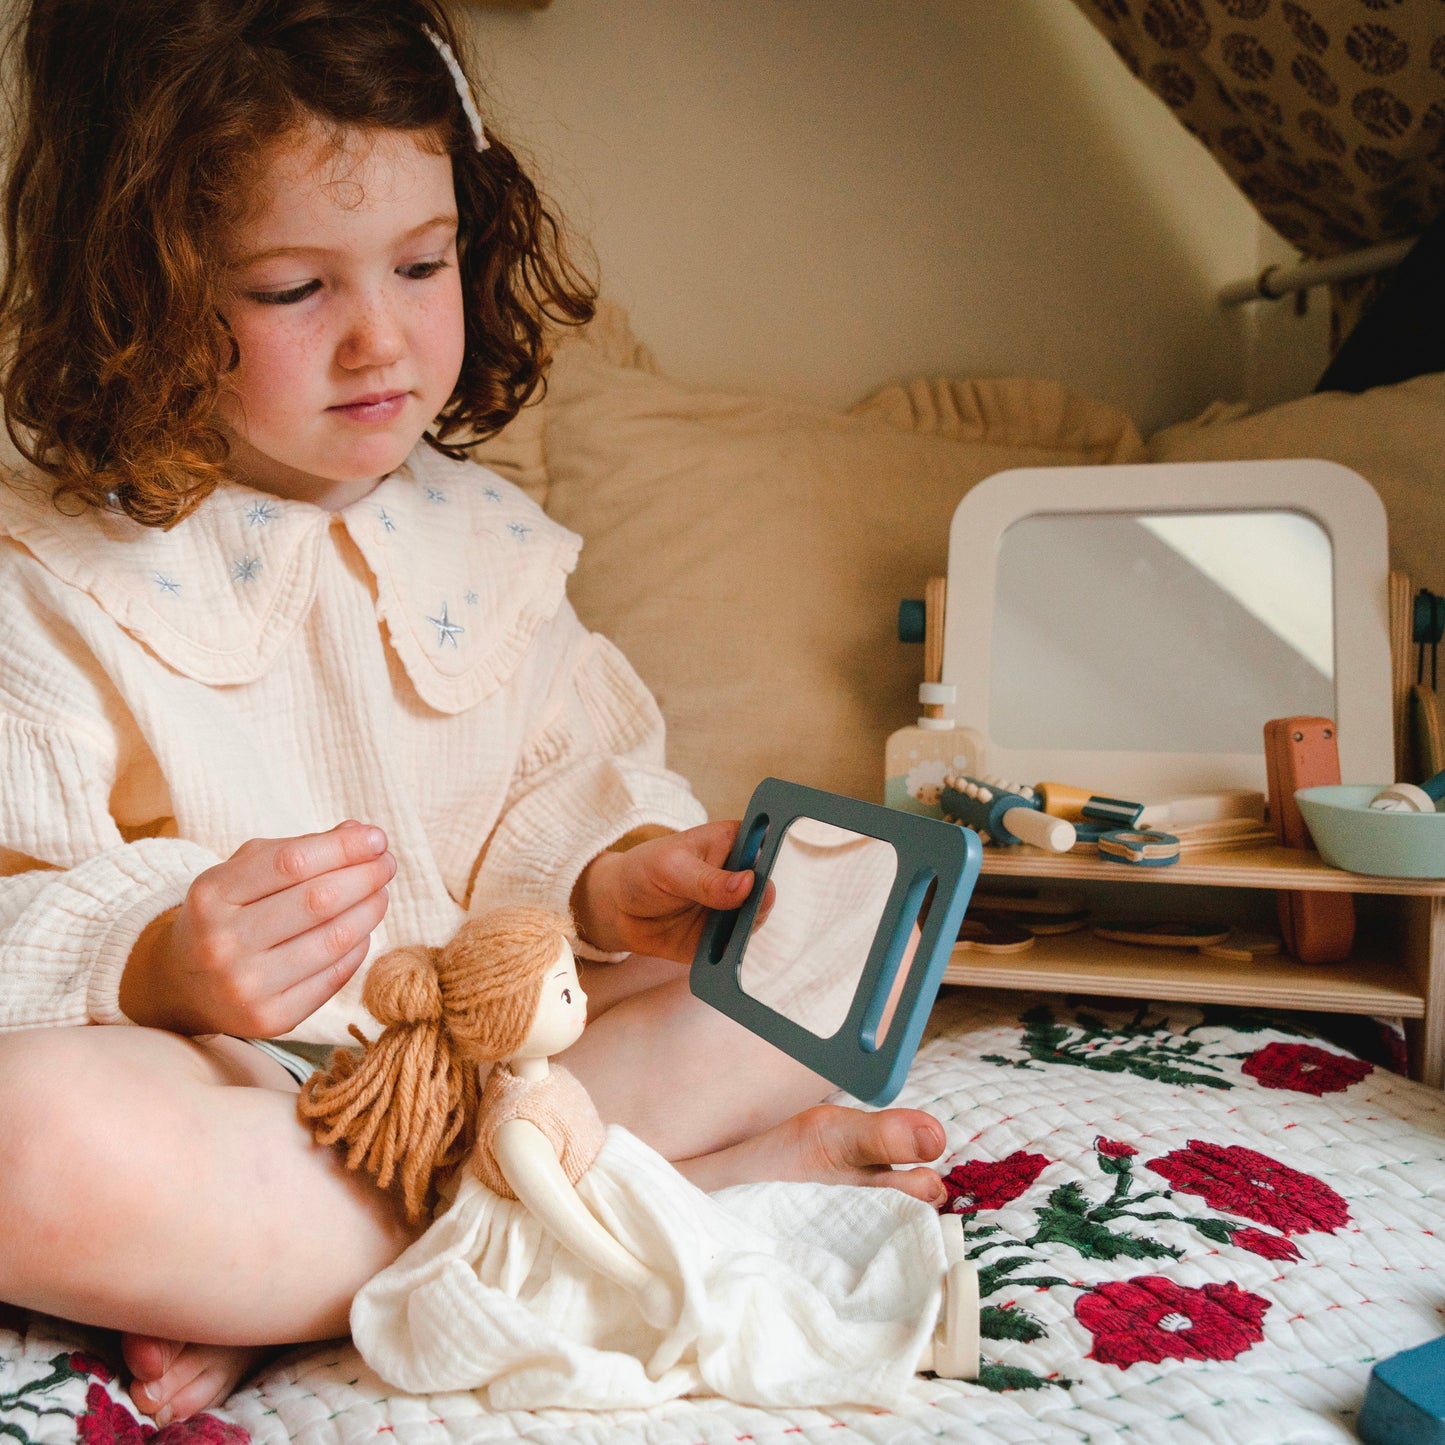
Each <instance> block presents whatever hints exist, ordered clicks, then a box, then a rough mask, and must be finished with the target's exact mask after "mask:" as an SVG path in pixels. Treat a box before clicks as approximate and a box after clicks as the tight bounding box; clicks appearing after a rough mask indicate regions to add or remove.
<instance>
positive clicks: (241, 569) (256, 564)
mask: <svg viewBox="0 0 1445 1445" xmlns="http://www.w3.org/2000/svg"><path fill="white" fill-rule="evenodd" d="M260 570H261V559H260V558H259V557H239V558H237V559H236V561H234V562H232V563H231V581H232V582H254V581H255V580H256V574H257V573H258V572H259V571H260Z"/></svg>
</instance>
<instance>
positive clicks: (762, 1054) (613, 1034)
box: [564, 958, 946, 1202]
mask: <svg viewBox="0 0 1445 1445" xmlns="http://www.w3.org/2000/svg"><path fill="white" fill-rule="evenodd" d="M582 985H583V987H584V988H585V989H586V990H587V995H588V1000H589V1011H590V1014H591V1018H592V1021H591V1022H589V1024H588V1026H587V1032H586V1033H585V1034H583V1035H582V1037H581V1039H579V1040H578V1042H577V1043H576V1044H574V1045H573V1046H572V1048H571V1049H569V1050H568V1051H567V1053H566V1055H565V1057H564V1061H565V1063H566V1065H567V1067H568V1068H569V1069H571V1070H572V1071H573V1073H575V1074H576V1075H577V1077H578V1078H579V1079H581V1080H582V1082H583V1084H585V1085H586V1087H587V1090H588V1092H589V1093H590V1094H591V1095H592V1098H593V1101H594V1102H595V1103H596V1104H597V1108H598V1111H599V1112H600V1113H601V1115H602V1117H603V1118H604V1119H606V1120H608V1121H609V1122H612V1123H618V1124H622V1125H624V1126H625V1127H626V1128H628V1129H630V1130H631V1131H632V1132H633V1133H634V1134H636V1135H637V1136H638V1137H639V1138H640V1139H643V1140H644V1141H646V1142H647V1143H649V1144H651V1145H652V1147H653V1148H654V1149H656V1150H657V1151H658V1152H659V1153H660V1154H663V1155H664V1156H665V1157H667V1158H669V1159H671V1160H673V1161H674V1162H675V1163H676V1164H677V1165H678V1167H679V1169H681V1170H682V1171H683V1173H685V1174H687V1175H688V1176H689V1177H690V1178H691V1179H692V1180H693V1181H694V1182H695V1183H697V1184H699V1185H701V1186H702V1187H703V1188H707V1189H717V1188H721V1187H722V1186H724V1185H726V1184H738V1183H746V1182H751V1181H754V1180H761V1179H821V1180H834V1181H838V1182H841V1183H860V1184H886V1185H889V1186H892V1187H893V1188H898V1189H903V1190H905V1191H906V1192H908V1193H910V1194H915V1195H917V1196H918V1197H919V1198H922V1199H927V1200H930V1201H934V1202H937V1201H940V1200H942V1198H943V1196H944V1189H943V1182H942V1180H941V1179H940V1178H939V1177H938V1175H937V1173H935V1172H934V1171H933V1170H932V1169H926V1168H921V1167H908V1166H921V1165H923V1164H925V1163H926V1162H927V1161H929V1160H932V1159H936V1158H937V1157H938V1156H939V1155H940V1154H941V1153H942V1152H943V1149H944V1146H945V1143H946V1139H945V1136H944V1133H943V1127H942V1125H940V1124H939V1122H938V1121H937V1120H936V1119H934V1118H933V1117H932V1116H931V1115H929V1114H925V1113H923V1112H922V1111H921V1110H918V1109H887V1110H883V1111H881V1112H876V1113H875V1112H870V1111H867V1110H861V1109H843V1108H837V1107H813V1106H816V1105H818V1104H819V1101H820V1100H822V1099H825V1098H826V1097H827V1096H828V1095H829V1094H831V1093H832V1092H833V1086H832V1085H831V1084H830V1083H829V1082H828V1081H827V1080H826V1079H823V1078H821V1077H819V1075H817V1074H815V1073H813V1072H812V1070H810V1069H807V1068H804V1067H803V1065H801V1064H800V1063H798V1062H797V1060H795V1059H793V1058H791V1057H789V1056H788V1055H787V1054H785V1053H783V1052H782V1051H781V1050H780V1049H776V1048H774V1047H773V1046H772V1045H771V1044H769V1043H767V1042H766V1041H764V1040H763V1039H760V1038H758V1037H757V1035H755V1034H752V1033H749V1032H748V1031H747V1030H746V1029H744V1028H743V1027H742V1026H741V1025H740V1024H737V1023H734V1022H733V1020H731V1019H729V1018H727V1017H726V1016H724V1015H723V1014H720V1013H718V1012H717V1010H716V1009H713V1008H710V1007H709V1006H708V1005H707V1004H704V1003H702V1002H701V1001H700V1000H699V999H696V998H694V997H693V995H692V994H691V993H690V992H689V990H688V984H687V977H686V975H685V973H683V971H682V970H681V969H679V967H678V966H677V965H676V964H670V963H666V962H664V961H662V960H658V959H650V958H632V959H627V960H624V961H623V962H621V963H613V964H593V965H590V966H588V967H587V968H586V970H585V972H584V974H583V978H582ZM895 1166H903V1167H895Z"/></svg>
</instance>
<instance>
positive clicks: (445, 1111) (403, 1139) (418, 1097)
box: [296, 948, 478, 1223]
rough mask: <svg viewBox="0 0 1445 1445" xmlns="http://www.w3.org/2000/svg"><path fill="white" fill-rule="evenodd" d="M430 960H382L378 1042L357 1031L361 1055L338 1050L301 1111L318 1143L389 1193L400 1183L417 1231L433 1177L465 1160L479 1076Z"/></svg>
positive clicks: (375, 996)
mask: <svg viewBox="0 0 1445 1445" xmlns="http://www.w3.org/2000/svg"><path fill="white" fill-rule="evenodd" d="M434 953H435V950H433V949H425V948H404V949H397V950H396V951H394V952H393V953H389V954H387V955H385V956H384V957H383V958H380V959H378V960H377V961H376V963H375V964H374V965H373V967H372V972H371V975H370V976H369V977H368V978H367V981H366V986H365V989H364V990H363V998H364V1000H365V1003H366V1006H367V1008H368V1009H370V1010H371V1012H372V1013H373V1015H375V1016H376V1017H377V1018H378V1020H380V1021H381V1022H383V1023H385V1024H386V1027H385V1028H384V1030H383V1031H382V1034H381V1037H380V1038H378V1039H376V1040H375V1041H370V1040H368V1039H367V1038H366V1037H365V1036H364V1035H363V1034H361V1033H360V1031H359V1030H357V1029H356V1028H355V1027H353V1028H352V1030H351V1032H352V1033H353V1034H354V1035H355V1037H356V1039H357V1041H358V1042H359V1043H360V1044H361V1045H362V1048H361V1050H360V1052H358V1051H357V1050H355V1049H350V1048H346V1049H338V1050H337V1051H336V1052H335V1053H334V1054H332V1056H331V1059H330V1062H329V1064H328V1067H327V1068H326V1069H325V1070H318V1071H317V1072H316V1073H314V1074H313V1075H312V1076H311V1077H310V1078H309V1079H308V1080H307V1081H306V1083H305V1085H304V1086H303V1088H302V1090H301V1095H300V1098H299V1099H298V1100H297V1103H296V1109H297V1112H298V1114H299V1115H300V1116H301V1121H302V1122H303V1123H304V1124H306V1125H307V1126H308V1127H309V1128H310V1130H311V1132H312V1135H313V1136H314V1138H315V1139H316V1141H317V1143H319V1144H326V1145H331V1144H345V1145H346V1167H347V1168H348V1169H357V1168H364V1169H365V1170H366V1171H367V1172H368V1173H369V1174H372V1175H374V1176H375V1177H376V1182H377V1184H378V1185H379V1186H380V1187H381V1188H383V1189H386V1188H389V1187H390V1186H391V1184H392V1181H393V1180H394V1179H398V1178H399V1181H400V1184H401V1192H402V1199H403V1201H404V1203H405V1206H406V1215H407V1218H408V1219H409V1220H410V1221H411V1222H412V1223H416V1222H418V1221H419V1220H421V1219H422V1218H423V1217H424V1215H425V1214H426V1212H427V1210H428V1209H429V1207H430V1206H431V1204H432V1203H434V1201H435V1179H436V1176H437V1174H438V1173H439V1172H440V1171H441V1170H443V1169H446V1168H449V1167H450V1166H451V1165H453V1164H456V1163H458V1162H459V1161H460V1160H461V1159H462V1158H464V1157H465V1156H466V1154H467V1152H468V1151H469V1150H470V1148H471V1145H472V1140H473V1137H474V1135H475V1133H476V1117H477V1099H478V1090H477V1070H476V1067H475V1066H474V1065H469V1064H467V1063H466V1062H465V1061H464V1060H462V1059H461V1058H460V1057H459V1055H458V1053H457V1050H456V1048H455V1046H454V1044H453V1041H452V1036H451V1034H450V1033H449V1032H448V1030H447V1029H446V1027H445V1025H444V1024H443V1023H442V1022H441V991H440V989H439V988H438V987H437V981H436V970H435V968H434V967H433V961H432V959H433V955H434ZM378 974H380V977H379V978H378ZM433 1012H434V1013H435V1015H436V1016H435V1017H430V1015H431V1014H432V1013H433Z"/></svg>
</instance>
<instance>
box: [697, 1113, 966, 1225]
mask: <svg viewBox="0 0 1445 1445" xmlns="http://www.w3.org/2000/svg"><path fill="white" fill-rule="evenodd" d="M946 1144H947V1140H946V1138H945V1136H944V1133H943V1125H942V1124H940V1123H939V1122H938V1120H937V1119H935V1118H934V1117H933V1115H932V1114H925V1113H924V1112H923V1111H922V1110H921V1109H884V1110H882V1111H880V1112H877V1113H874V1112H872V1111H870V1110H866V1109H845V1108H842V1107H840V1106H839V1105H837V1104H818V1105H816V1106H815V1107H814V1108H811V1109H804V1110H803V1112H802V1113H801V1114H794V1115H793V1117H792V1118H791V1119H784V1120H783V1122H782V1123H781V1124H776V1125H774V1126H773V1127H772V1128H771V1129H768V1130H765V1131H764V1132H763V1133H761V1134H758V1135H755V1136H754V1137H753V1138H751V1139H745V1140H743V1142H742V1143H741V1144H734V1145H732V1146H731V1147H729V1148H727V1149H719V1150H718V1151H717V1152H716V1153H713V1154H699V1155H697V1156H696V1157H695V1158H692V1159H681V1160H678V1161H677V1167H678V1168H679V1169H680V1170H681V1171H682V1172H683V1173H684V1174H685V1175H687V1177H688V1178H689V1179H691V1180H692V1182H693V1183H694V1184H696V1185H697V1186H698V1187H699V1188H700V1189H722V1188H723V1187H724V1186H726V1185H729V1184H754V1183H759V1182H761V1181H764V1180H769V1179H791V1180H817V1181H818V1182H820V1183H824V1184H881V1185H885V1186H887V1187H888V1188H891V1189H901V1190H902V1191H903V1192H904V1193H905V1194H912V1195H913V1196H914V1197H915V1198H917V1199H922V1200H924V1201H925V1202H927V1203H929V1204H942V1203H943V1200H944V1198H945V1194H946V1191H945V1190H944V1187H943V1180H942V1179H941V1178H939V1176H938V1174H937V1172H936V1171H934V1170H932V1169H927V1168H921V1167H920V1168H895V1167H894V1166H895V1165H920V1166H921V1165H923V1164H925V1163H926V1162H927V1161H928V1160H930V1159H937V1158H938V1156H939V1155H940V1154H942V1153H943V1150H944V1147H945V1145H946Z"/></svg>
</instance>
